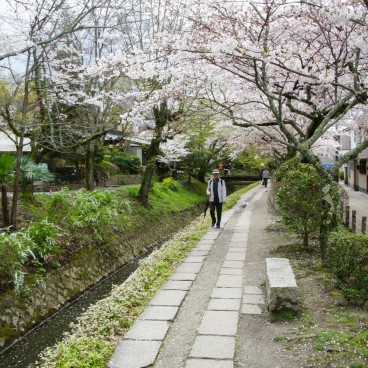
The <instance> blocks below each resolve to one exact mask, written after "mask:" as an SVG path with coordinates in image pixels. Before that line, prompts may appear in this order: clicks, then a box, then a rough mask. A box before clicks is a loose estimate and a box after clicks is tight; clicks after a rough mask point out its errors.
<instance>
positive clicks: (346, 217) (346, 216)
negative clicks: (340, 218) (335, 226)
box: [345, 206, 350, 228]
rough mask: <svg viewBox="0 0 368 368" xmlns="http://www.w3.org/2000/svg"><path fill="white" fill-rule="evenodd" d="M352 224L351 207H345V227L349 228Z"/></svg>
mask: <svg viewBox="0 0 368 368" xmlns="http://www.w3.org/2000/svg"><path fill="white" fill-rule="evenodd" d="M349 224H350V206H346V207H345V226H346V227H347V228H348V227H349Z"/></svg>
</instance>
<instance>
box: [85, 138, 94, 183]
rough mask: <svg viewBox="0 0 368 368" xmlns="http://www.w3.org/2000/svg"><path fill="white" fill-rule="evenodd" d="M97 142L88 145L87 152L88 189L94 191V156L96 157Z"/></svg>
mask: <svg viewBox="0 0 368 368" xmlns="http://www.w3.org/2000/svg"><path fill="white" fill-rule="evenodd" d="M95 149H96V142H95V141H91V142H89V143H88V145H87V152H86V189H87V190H93V189H94V188H95V178H94V156H95Z"/></svg>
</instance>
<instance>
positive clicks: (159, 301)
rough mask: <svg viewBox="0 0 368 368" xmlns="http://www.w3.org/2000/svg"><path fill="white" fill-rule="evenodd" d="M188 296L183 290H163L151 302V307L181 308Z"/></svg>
mask: <svg viewBox="0 0 368 368" xmlns="http://www.w3.org/2000/svg"><path fill="white" fill-rule="evenodd" d="M186 295H187V292H186V291H183V290H161V291H159V292H158V294H156V296H155V297H154V298H153V299H152V300H151V303H150V305H164V306H172V307H179V306H180V304H181V303H182V302H183V300H184V298H185V296H186Z"/></svg>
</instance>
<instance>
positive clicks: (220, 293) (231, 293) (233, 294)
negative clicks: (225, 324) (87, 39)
mask: <svg viewBox="0 0 368 368" xmlns="http://www.w3.org/2000/svg"><path fill="white" fill-rule="evenodd" d="M241 297H242V289H241V288H214V289H213V291H212V294H211V298H214V299H241Z"/></svg>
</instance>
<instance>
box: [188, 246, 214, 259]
mask: <svg viewBox="0 0 368 368" xmlns="http://www.w3.org/2000/svg"><path fill="white" fill-rule="evenodd" d="M209 252H210V251H209V250H199V249H196V248H194V249H193V250H192V251H191V252H190V253H189V255H188V256H189V257H206V256H208V254H209Z"/></svg>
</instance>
